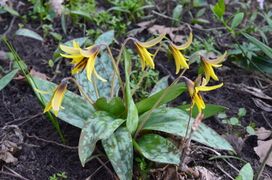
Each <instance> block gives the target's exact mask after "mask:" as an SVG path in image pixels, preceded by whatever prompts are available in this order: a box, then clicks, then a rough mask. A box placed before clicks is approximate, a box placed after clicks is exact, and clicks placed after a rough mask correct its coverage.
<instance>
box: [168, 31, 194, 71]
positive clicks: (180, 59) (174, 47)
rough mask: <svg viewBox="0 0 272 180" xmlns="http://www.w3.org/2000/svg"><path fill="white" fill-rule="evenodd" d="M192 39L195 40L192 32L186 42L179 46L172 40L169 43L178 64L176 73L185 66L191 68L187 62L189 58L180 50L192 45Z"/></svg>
mask: <svg viewBox="0 0 272 180" xmlns="http://www.w3.org/2000/svg"><path fill="white" fill-rule="evenodd" d="M192 41H193V34H192V33H190V35H189V38H188V40H187V42H186V43H184V44H182V45H180V46H177V45H175V44H174V43H172V42H171V43H170V45H169V48H170V50H171V52H172V54H173V57H174V60H175V64H176V74H178V73H179V71H180V70H181V69H184V68H185V69H189V65H188V64H187V62H186V61H188V59H186V58H185V57H184V55H183V54H182V53H181V52H180V51H181V50H184V49H186V48H188V47H189V46H190V45H191V43H192Z"/></svg>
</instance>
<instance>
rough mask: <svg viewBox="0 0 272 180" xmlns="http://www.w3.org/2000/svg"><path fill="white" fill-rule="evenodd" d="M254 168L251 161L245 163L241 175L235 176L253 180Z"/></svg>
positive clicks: (244, 179) (242, 179)
mask: <svg viewBox="0 0 272 180" xmlns="http://www.w3.org/2000/svg"><path fill="white" fill-rule="evenodd" d="M253 176H254V173H253V169H252V167H251V165H250V164H249V163H247V164H245V165H244V166H243V167H242V169H241V170H240V172H239V176H238V177H237V178H235V179H236V180H238V179H241V180H253Z"/></svg>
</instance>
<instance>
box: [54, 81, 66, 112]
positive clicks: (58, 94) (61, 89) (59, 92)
mask: <svg viewBox="0 0 272 180" xmlns="http://www.w3.org/2000/svg"><path fill="white" fill-rule="evenodd" d="M66 90H67V83H66V82H64V81H63V82H61V84H60V85H58V87H57V89H56V90H55V93H54V95H53V98H52V110H53V111H55V114H56V113H57V112H58V111H59V110H60V106H61V103H62V100H63V97H64V94H65V92H66Z"/></svg>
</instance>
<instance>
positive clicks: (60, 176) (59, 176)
mask: <svg viewBox="0 0 272 180" xmlns="http://www.w3.org/2000/svg"><path fill="white" fill-rule="evenodd" d="M64 179H68V176H67V174H66V172H58V173H55V174H53V175H52V176H50V177H49V180H64Z"/></svg>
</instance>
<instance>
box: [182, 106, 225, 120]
mask: <svg viewBox="0 0 272 180" xmlns="http://www.w3.org/2000/svg"><path fill="white" fill-rule="evenodd" d="M190 106H191V105H190V104H185V105H181V106H178V107H177V108H179V109H181V110H183V111H185V112H187V113H188V114H189V111H187V110H188V109H189V108H190ZM226 110H227V108H226V107H224V106H220V105H215V104H206V108H205V109H204V110H203V113H204V118H205V119H206V118H209V117H212V116H215V115H217V114H218V113H221V112H224V111H226ZM197 114H198V110H197V107H196V106H194V108H193V109H192V116H193V117H194V118H195V117H196V116H197Z"/></svg>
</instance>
